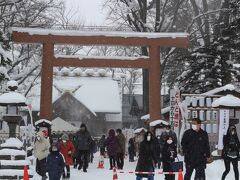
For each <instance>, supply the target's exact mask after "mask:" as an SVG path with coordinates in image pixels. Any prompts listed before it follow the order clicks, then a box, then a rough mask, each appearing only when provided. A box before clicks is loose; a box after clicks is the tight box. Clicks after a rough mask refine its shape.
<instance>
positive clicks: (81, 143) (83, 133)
mask: <svg viewBox="0 0 240 180" xmlns="http://www.w3.org/2000/svg"><path fill="white" fill-rule="evenodd" d="M91 143H92V137H91V135H90V133H89V132H88V130H87V126H86V125H85V124H81V126H80V130H79V131H78V132H77V133H76V146H77V148H76V149H77V164H78V170H81V169H82V168H83V172H87V168H88V161H89V154H90V146H91Z"/></svg>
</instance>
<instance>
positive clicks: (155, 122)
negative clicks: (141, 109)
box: [149, 119, 169, 127]
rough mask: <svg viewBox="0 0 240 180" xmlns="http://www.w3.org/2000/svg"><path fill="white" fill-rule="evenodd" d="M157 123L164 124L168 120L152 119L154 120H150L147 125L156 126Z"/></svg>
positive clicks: (166, 123)
mask: <svg viewBox="0 0 240 180" xmlns="http://www.w3.org/2000/svg"><path fill="white" fill-rule="evenodd" d="M158 124H163V125H166V126H168V125H169V123H168V122H166V121H164V120H160V119H159V120H154V121H152V122H150V124H149V126H150V127H154V126H156V125H158Z"/></svg>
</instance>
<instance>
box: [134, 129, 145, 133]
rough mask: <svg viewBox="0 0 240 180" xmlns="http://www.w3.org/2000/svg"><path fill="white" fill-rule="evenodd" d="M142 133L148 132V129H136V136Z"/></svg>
mask: <svg viewBox="0 0 240 180" xmlns="http://www.w3.org/2000/svg"><path fill="white" fill-rule="evenodd" d="M142 131H144V132H147V129H145V128H138V129H135V130H134V134H138V133H140V132H142Z"/></svg>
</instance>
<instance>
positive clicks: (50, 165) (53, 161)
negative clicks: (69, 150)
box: [47, 144, 65, 180]
mask: <svg viewBox="0 0 240 180" xmlns="http://www.w3.org/2000/svg"><path fill="white" fill-rule="evenodd" d="M64 166H65V162H64V158H63V156H62V154H61V153H60V152H59V150H58V146H57V144H53V145H52V147H51V152H50V154H49V155H48V157H47V172H48V175H49V180H60V179H61V176H62V173H63V170H64Z"/></svg>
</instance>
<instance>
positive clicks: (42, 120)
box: [34, 119, 52, 126]
mask: <svg viewBox="0 0 240 180" xmlns="http://www.w3.org/2000/svg"><path fill="white" fill-rule="evenodd" d="M43 122H46V123H47V124H50V125H52V122H51V121H49V120H47V119H39V120H38V121H36V122H35V123H34V124H35V126H37V125H38V124H40V123H43Z"/></svg>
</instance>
